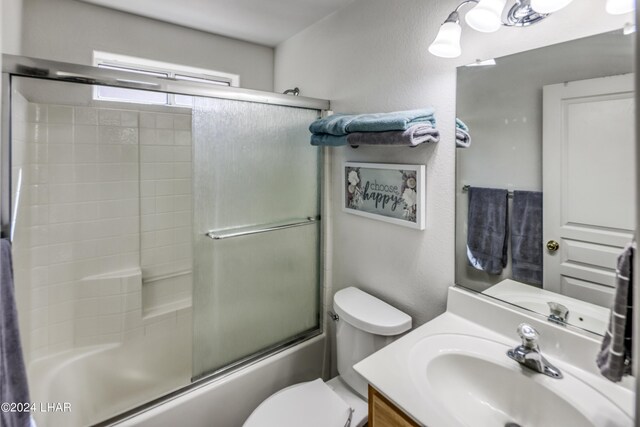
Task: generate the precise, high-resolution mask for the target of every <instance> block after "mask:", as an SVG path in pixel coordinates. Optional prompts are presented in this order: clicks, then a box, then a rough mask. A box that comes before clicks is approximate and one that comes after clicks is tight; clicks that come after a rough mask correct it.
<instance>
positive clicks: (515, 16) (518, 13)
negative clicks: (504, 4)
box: [502, 0, 549, 27]
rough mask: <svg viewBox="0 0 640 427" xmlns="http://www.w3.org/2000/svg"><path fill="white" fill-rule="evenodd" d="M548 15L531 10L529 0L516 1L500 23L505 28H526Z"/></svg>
mask: <svg viewBox="0 0 640 427" xmlns="http://www.w3.org/2000/svg"><path fill="white" fill-rule="evenodd" d="M547 16H549V14H545V13H538V12H536V11H535V10H533V9H532V8H531V1H530V0H516V3H515V4H514V5H513V6H512V7H511V9H509V12H508V13H507V17H506V20H505V21H504V22H503V23H502V25H504V26H505V27H528V26H529V25H533V24H537V23H538V22H540V21H542V20H543V19H544V18H546V17H547Z"/></svg>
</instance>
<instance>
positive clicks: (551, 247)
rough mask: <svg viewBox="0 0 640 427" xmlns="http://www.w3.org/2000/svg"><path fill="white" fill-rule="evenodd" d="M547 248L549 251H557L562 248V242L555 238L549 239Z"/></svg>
mask: <svg viewBox="0 0 640 427" xmlns="http://www.w3.org/2000/svg"><path fill="white" fill-rule="evenodd" d="M547 249H548V250H549V252H555V251H557V250H558V249H560V243H558V242H556V241H555V240H549V241H548V242H547Z"/></svg>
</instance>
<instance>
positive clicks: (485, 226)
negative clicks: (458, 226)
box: [467, 187, 508, 274]
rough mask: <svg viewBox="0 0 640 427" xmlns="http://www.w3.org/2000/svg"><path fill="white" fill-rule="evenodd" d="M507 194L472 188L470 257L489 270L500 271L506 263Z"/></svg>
mask: <svg viewBox="0 0 640 427" xmlns="http://www.w3.org/2000/svg"><path fill="white" fill-rule="evenodd" d="M507 195H508V192H507V190H501V189H495V188H478V187H470V188H469V215H468V225H467V258H468V260H469V263H470V264H471V265H472V266H473V267H474V268H476V269H478V270H483V271H486V272H487V273H489V274H500V273H502V269H503V268H504V267H505V266H506V265H507Z"/></svg>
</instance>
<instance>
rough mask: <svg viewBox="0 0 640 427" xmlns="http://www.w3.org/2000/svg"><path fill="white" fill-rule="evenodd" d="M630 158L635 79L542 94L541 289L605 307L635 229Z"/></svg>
mask: <svg viewBox="0 0 640 427" xmlns="http://www.w3.org/2000/svg"><path fill="white" fill-rule="evenodd" d="M634 158H635V156H634V91H633V75H632V74H626V75H620V76H613V77H604V78H597V79H591V80H582V81H575V82H568V83H561V84H555V85H550V86H545V87H544V89H543V165H544V166H543V191H544V198H543V204H544V226H543V234H544V236H543V244H544V245H545V248H544V254H545V255H544V282H543V287H544V288H545V289H548V290H551V291H554V292H558V293H561V294H564V295H568V296H573V297H577V298H580V299H582V300H585V301H589V302H592V303H594V304H599V305H603V306H609V304H610V301H611V298H612V295H613V291H614V289H613V287H614V280H615V265H616V258H617V256H618V254H619V253H620V252H621V251H622V248H623V247H624V245H625V244H626V243H627V242H628V241H630V240H631V238H632V234H633V230H634V228H635V220H634V218H635V203H634V200H635V199H634V195H635V178H634ZM554 242H557V244H558V245H557V247H554V246H555V245H554Z"/></svg>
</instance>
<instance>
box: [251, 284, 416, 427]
mask: <svg viewBox="0 0 640 427" xmlns="http://www.w3.org/2000/svg"><path fill="white" fill-rule="evenodd" d="M333 310H334V311H335V313H336V314H337V315H338V320H337V327H336V352H337V355H338V374H339V375H338V376H337V377H335V378H333V379H331V380H330V381H328V382H326V383H325V382H324V381H322V379H320V378H318V379H316V380H313V381H309V382H304V383H300V384H295V385H292V386H290V387H287V388H284V389H282V390H280V391H278V392H276V393H274V394H272V395H271V396H270V397H268V398H267V399H266V400H265V401H263V402H262V403H261V404H260V406H258V407H257V408H256V409H255V410H254V411H253V413H252V414H251V415H250V416H249V418H248V419H247V421H246V422H245V423H244V427H300V426H305V427H362V426H363V425H364V424H365V423H366V422H367V382H366V381H365V380H364V378H362V377H361V376H360V375H359V374H358V373H357V372H356V371H355V370H354V369H353V365H355V364H356V363H358V362H359V361H361V360H362V359H364V358H366V357H367V356H369V355H371V354H373V353H374V352H376V351H378V350H380V349H381V348H382V347H384V346H386V345H387V344H389V343H391V341H393V340H394V339H395V338H396V337H397V336H398V335H400V334H402V333H404V332H406V331H408V330H409V329H411V317H409V316H408V315H407V314H405V313H403V312H402V311H400V310H398V309H396V308H394V307H392V306H390V305H389V304H387V303H386V302H383V301H381V300H379V299H378V298H376V297H374V296H371V295H369V294H367V293H366V292H363V291H361V290H360V289H358V288H354V287H350V288H346V289H342V290H340V291H338V292H336V294H335V295H334V297H333Z"/></svg>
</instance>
